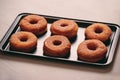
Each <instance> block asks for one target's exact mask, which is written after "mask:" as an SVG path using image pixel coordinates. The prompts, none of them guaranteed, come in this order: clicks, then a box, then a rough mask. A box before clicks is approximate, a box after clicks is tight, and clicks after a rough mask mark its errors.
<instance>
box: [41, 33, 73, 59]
mask: <svg viewBox="0 0 120 80" xmlns="http://www.w3.org/2000/svg"><path fill="white" fill-rule="evenodd" d="M70 48H71V43H70V42H69V40H68V39H67V37H65V36H62V35H54V36H51V37H48V38H47V39H46V40H45V41H44V47H43V51H44V55H47V56H52V57H67V56H69V53H70Z"/></svg>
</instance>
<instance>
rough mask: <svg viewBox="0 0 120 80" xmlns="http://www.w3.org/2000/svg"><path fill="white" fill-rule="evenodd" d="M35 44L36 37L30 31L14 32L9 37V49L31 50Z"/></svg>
mask: <svg viewBox="0 0 120 80" xmlns="http://www.w3.org/2000/svg"><path fill="white" fill-rule="evenodd" d="M36 46H37V37H36V36H35V35H34V34H33V33H31V32H25V31H21V32H16V33H14V34H12V36H11V37H10V49H11V50H14V51H21V52H32V51H33V50H35V48H36Z"/></svg>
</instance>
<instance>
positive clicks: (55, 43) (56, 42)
mask: <svg viewBox="0 0 120 80" xmlns="http://www.w3.org/2000/svg"><path fill="white" fill-rule="evenodd" d="M61 43H62V42H61V41H59V40H55V41H54V42H53V44H54V45H55V46H59V45H60V44H61Z"/></svg>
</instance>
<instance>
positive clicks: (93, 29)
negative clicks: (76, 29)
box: [85, 23, 112, 42]
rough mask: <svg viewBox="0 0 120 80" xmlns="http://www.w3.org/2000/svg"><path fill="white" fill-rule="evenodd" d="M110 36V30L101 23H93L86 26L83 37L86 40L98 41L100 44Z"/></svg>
mask: <svg viewBox="0 0 120 80" xmlns="http://www.w3.org/2000/svg"><path fill="white" fill-rule="evenodd" d="M111 34H112V30H111V29H110V28H109V27H108V26H107V25H106V24H102V23H94V24H92V25H90V26H88V27H87V28H86V30H85V36H86V38H87V39H98V40H100V41H102V42H105V41H107V40H108V39H109V38H110V36H111Z"/></svg>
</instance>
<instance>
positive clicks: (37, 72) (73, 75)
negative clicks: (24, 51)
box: [0, 0, 120, 80]
mask: <svg viewBox="0 0 120 80" xmlns="http://www.w3.org/2000/svg"><path fill="white" fill-rule="evenodd" d="M0 10H1V11H0V40H1V39H2V38H3V36H4V35H5V33H6V32H7V30H8V29H9V27H10V25H11V24H12V22H13V21H14V19H15V18H16V16H17V15H18V14H20V13H25V12H26V13H36V14H43V15H51V16H58V17H67V18H75V19H83V20H91V21H100V22H108V23H114V24H118V25H120V0H0ZM119 40H120V38H119ZM119 40H118V44H117V47H116V50H115V55H114V59H113V61H112V63H111V64H110V65H108V66H93V65H85V64H72V63H66V62H59V61H53V60H50V61H49V60H45V59H33V58H30V57H24V56H16V55H5V54H4V53H3V52H1V51H0V80H25V79H26V80H56V79H57V80H118V79H120V69H119V68H120V61H119V58H120V54H119V53H120V41H119Z"/></svg>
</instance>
